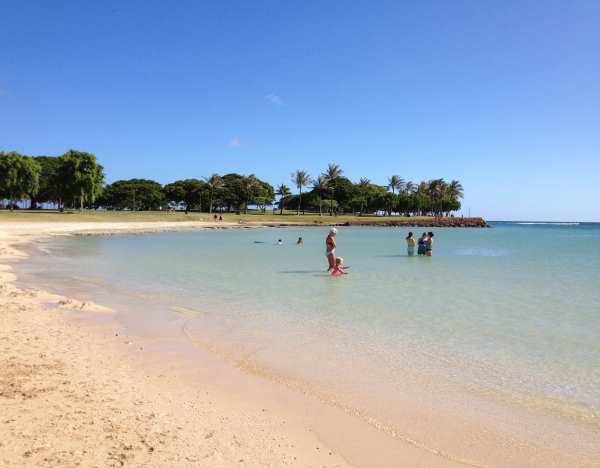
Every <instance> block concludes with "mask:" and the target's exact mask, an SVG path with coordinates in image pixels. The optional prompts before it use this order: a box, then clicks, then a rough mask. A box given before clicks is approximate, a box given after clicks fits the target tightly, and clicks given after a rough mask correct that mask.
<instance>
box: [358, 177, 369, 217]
mask: <svg viewBox="0 0 600 468" xmlns="http://www.w3.org/2000/svg"><path fill="white" fill-rule="evenodd" d="M370 185H371V181H370V180H369V179H367V178H366V177H361V178H360V182H358V189H359V190H360V193H361V194H362V197H361V206H360V215H361V216H362V215H363V212H364V207H365V206H364V205H365V202H366V205H368V204H369V200H368V199H367V191H368V190H369V186H370Z"/></svg>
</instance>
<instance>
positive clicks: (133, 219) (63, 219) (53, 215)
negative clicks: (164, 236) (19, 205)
mask: <svg viewBox="0 0 600 468" xmlns="http://www.w3.org/2000/svg"><path fill="white" fill-rule="evenodd" d="M218 215H220V216H222V217H223V220H222V221H218V220H217V221H215V220H214V214H209V213H197V212H190V213H188V214H185V213H184V212H175V213H168V212H164V211H135V212H131V211H83V212H78V211H74V212H63V213H60V212H58V211H50V210H48V211H46V210H35V211H29V210H19V211H15V212H12V213H11V212H8V211H0V226H3V225H5V224H13V223H14V224H21V223H31V224H32V225H36V226H37V225H38V224H44V223H48V224H57V223H60V224H64V225H70V224H73V223H85V224H86V225H87V226H88V228H87V229H89V225H91V224H95V225H97V226H98V227H99V228H105V227H106V224H109V223H119V224H129V225H132V226H133V225H134V224H136V223H144V224H147V225H152V226H160V225H164V224H170V225H178V224H181V225H182V227H183V226H184V225H185V224H189V225H196V227H201V226H203V227H209V228H229V227H234V226H243V225H246V226H255V227H260V226H266V227H288V226H289V227H295V226H381V227H407V228H410V227H449V228H484V227H490V226H489V224H488V223H487V222H486V221H485V220H484V219H483V218H481V217H433V216H414V217H407V216H351V215H340V216H319V215H318V214H306V215H296V214H284V215H280V214H266V213H265V214H255V213H252V214H247V215H244V214H233V213H219V214H218Z"/></svg>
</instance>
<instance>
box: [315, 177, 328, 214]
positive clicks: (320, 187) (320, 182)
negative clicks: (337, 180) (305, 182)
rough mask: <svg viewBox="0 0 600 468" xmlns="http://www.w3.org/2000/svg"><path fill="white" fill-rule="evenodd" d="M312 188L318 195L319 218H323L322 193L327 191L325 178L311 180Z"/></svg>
mask: <svg viewBox="0 0 600 468" xmlns="http://www.w3.org/2000/svg"><path fill="white" fill-rule="evenodd" d="M312 187H313V190H314V191H315V192H317V193H318V194H319V216H323V193H325V192H326V191H327V177H325V176H324V175H320V176H319V177H317V178H316V179H313V180H312Z"/></svg>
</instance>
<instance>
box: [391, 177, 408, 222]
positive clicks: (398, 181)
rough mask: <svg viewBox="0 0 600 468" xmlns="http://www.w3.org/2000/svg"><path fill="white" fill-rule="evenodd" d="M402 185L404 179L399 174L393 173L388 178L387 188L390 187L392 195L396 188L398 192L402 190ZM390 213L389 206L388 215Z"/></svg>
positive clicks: (394, 193)
mask: <svg viewBox="0 0 600 468" xmlns="http://www.w3.org/2000/svg"><path fill="white" fill-rule="evenodd" d="M403 186H404V179H403V178H402V177H400V176H399V175H393V176H392V177H390V178H389V179H388V188H390V189H392V195H396V189H398V192H400V190H402V187H403ZM391 215H392V207H391V206H390V216H391Z"/></svg>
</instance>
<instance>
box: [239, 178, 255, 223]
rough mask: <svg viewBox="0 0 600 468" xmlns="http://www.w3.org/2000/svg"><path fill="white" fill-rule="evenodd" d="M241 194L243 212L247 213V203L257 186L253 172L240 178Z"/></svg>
mask: <svg viewBox="0 0 600 468" xmlns="http://www.w3.org/2000/svg"><path fill="white" fill-rule="evenodd" d="M241 183H242V196H243V200H244V214H248V203H249V202H250V200H251V199H252V194H253V192H254V189H255V188H256V187H257V186H258V181H257V179H256V176H255V175H254V174H250V175H249V176H243V177H242V180H241Z"/></svg>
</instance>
